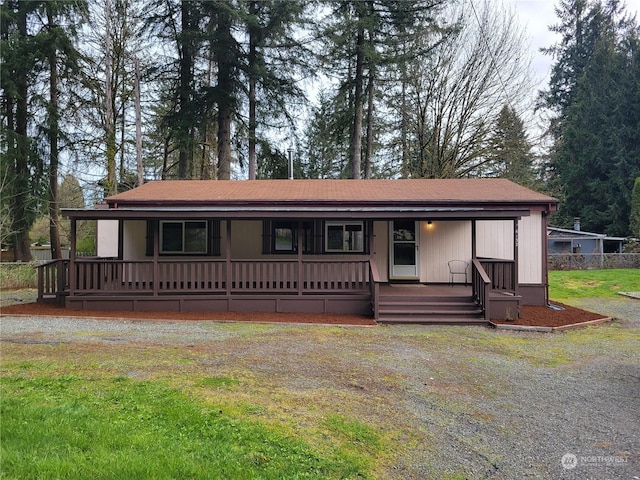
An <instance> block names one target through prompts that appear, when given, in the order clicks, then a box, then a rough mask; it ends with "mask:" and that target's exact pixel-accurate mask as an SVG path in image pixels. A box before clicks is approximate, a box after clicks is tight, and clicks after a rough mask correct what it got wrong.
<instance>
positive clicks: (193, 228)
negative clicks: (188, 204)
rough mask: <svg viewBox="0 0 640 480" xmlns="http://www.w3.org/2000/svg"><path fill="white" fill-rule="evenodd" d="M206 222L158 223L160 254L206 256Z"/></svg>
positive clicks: (164, 221)
mask: <svg viewBox="0 0 640 480" xmlns="http://www.w3.org/2000/svg"><path fill="white" fill-rule="evenodd" d="M207 239H208V231H207V222H206V221H200V220H163V221H160V253H162V254H174V255H206V254H207V253H208V248H207Z"/></svg>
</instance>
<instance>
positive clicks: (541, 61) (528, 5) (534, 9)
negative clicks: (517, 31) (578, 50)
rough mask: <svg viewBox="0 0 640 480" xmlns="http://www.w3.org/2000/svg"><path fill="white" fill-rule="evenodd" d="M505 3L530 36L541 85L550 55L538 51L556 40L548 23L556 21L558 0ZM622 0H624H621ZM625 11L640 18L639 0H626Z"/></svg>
mask: <svg viewBox="0 0 640 480" xmlns="http://www.w3.org/2000/svg"><path fill="white" fill-rule="evenodd" d="M503 1H504V2H505V3H506V4H507V5H509V6H512V7H513V8H515V9H516V12H517V14H518V16H519V17H520V23H521V25H523V26H524V27H525V28H526V30H527V33H528V36H529V37H530V38H531V49H532V52H533V62H532V68H533V70H534V72H535V74H536V77H537V79H538V80H540V81H541V82H542V84H541V87H543V86H545V85H546V83H547V79H548V75H549V70H550V68H551V57H549V56H548V55H543V54H542V53H540V48H542V47H549V46H551V45H553V44H554V43H555V42H556V37H555V34H554V33H553V32H550V31H549V25H554V24H556V23H558V20H557V17H556V14H555V7H556V5H558V4H559V3H560V2H559V0H503ZM623 1H624V0H623ZM624 3H625V5H626V11H627V12H628V13H632V14H633V13H635V14H636V17H637V18H638V19H639V20H640V14H639V12H640V0H626V1H624Z"/></svg>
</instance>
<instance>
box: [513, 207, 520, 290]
mask: <svg viewBox="0 0 640 480" xmlns="http://www.w3.org/2000/svg"><path fill="white" fill-rule="evenodd" d="M518 220H519V218H514V219H513V276H514V278H513V290H514V291H515V293H516V295H517V294H518V290H519V288H518V283H519V282H518V243H519V242H518Z"/></svg>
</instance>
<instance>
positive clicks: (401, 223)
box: [393, 220, 416, 242]
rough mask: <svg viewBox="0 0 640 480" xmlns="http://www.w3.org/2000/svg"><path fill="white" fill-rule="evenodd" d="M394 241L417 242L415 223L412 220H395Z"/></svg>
mask: <svg viewBox="0 0 640 480" xmlns="http://www.w3.org/2000/svg"><path fill="white" fill-rule="evenodd" d="M393 240H394V241H396V242H415V240H416V224H415V222H414V221H412V220H411V221H407V220H395V221H394V222H393Z"/></svg>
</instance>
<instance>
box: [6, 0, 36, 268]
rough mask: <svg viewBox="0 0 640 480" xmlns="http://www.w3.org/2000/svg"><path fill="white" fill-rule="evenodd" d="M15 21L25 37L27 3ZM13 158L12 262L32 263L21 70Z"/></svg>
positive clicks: (24, 86) (24, 75) (24, 82)
mask: <svg viewBox="0 0 640 480" xmlns="http://www.w3.org/2000/svg"><path fill="white" fill-rule="evenodd" d="M18 5H19V6H18V14H17V18H16V22H17V24H18V32H19V34H20V36H21V37H22V38H26V37H27V12H26V9H27V8H28V5H27V2H19V4H18ZM15 84H16V91H17V101H16V130H15V132H16V147H17V148H16V156H15V178H14V180H13V181H14V185H15V189H14V190H13V198H12V208H11V211H12V214H13V231H14V232H15V237H14V248H15V250H14V251H15V259H16V260H17V261H23V262H30V261H31V245H30V243H29V227H30V226H31V222H30V221H29V218H28V217H29V213H28V210H27V204H28V202H29V179H30V174H29V142H28V137H27V121H28V116H27V94H28V85H27V70H26V69H25V68H20V69H18V70H17V71H16V80H15Z"/></svg>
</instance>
